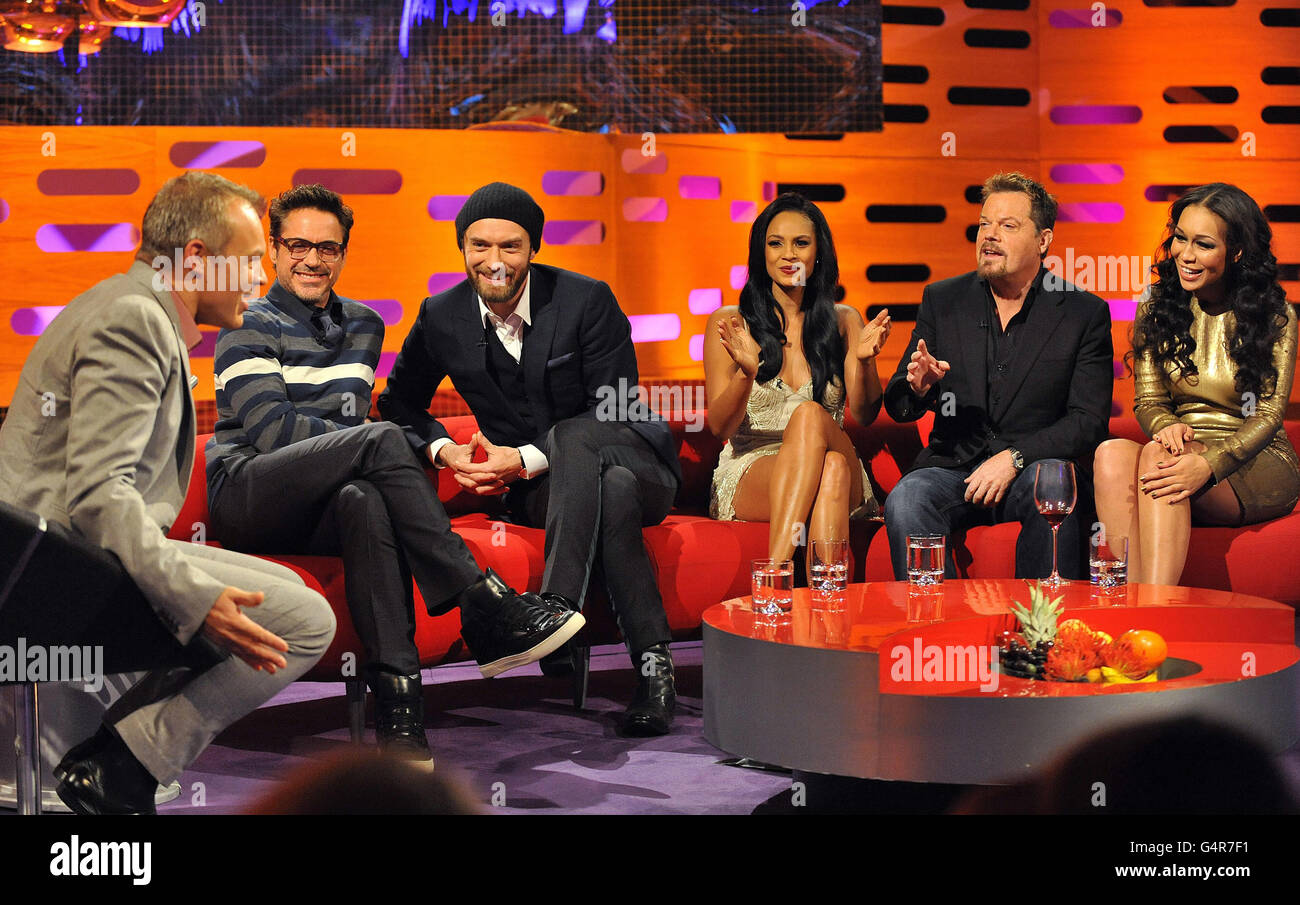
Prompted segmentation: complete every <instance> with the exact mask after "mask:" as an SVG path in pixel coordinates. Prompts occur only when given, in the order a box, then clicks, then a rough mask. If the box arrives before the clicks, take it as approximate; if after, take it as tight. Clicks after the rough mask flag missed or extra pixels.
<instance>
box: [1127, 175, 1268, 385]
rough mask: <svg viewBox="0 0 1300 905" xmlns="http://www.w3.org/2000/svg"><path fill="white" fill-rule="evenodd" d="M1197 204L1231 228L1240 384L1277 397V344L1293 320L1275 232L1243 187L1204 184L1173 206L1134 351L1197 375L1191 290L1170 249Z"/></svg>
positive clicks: (1232, 349)
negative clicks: (1279, 271) (1188, 211)
mask: <svg viewBox="0 0 1300 905" xmlns="http://www.w3.org/2000/svg"><path fill="white" fill-rule="evenodd" d="M1194 204H1196V205H1200V206H1201V207H1204V208H1206V209H1207V210H1209V211H1211V212H1213V213H1215V214H1217V215H1218V216H1219V217H1220V218H1221V219H1222V220H1223V222H1224V223H1225V224H1226V225H1227V227H1228V235H1227V236H1226V237H1225V238H1226V241H1227V248H1226V249H1225V250H1226V252H1227V256H1226V258H1225V264H1224V271H1223V280H1224V285H1225V288H1226V290H1227V292H1226V299H1227V301H1228V303H1229V305H1230V306H1231V309H1232V311H1233V313H1234V314H1235V315H1236V329H1235V330H1234V331H1233V332H1232V335H1231V336H1230V337H1229V340H1228V355H1229V357H1230V358H1231V359H1232V362H1233V364H1235V365H1236V366H1237V375H1236V390H1237V392H1238V393H1247V392H1250V393H1254V394H1255V395H1256V396H1268V395H1271V394H1272V393H1273V391H1274V389H1276V386H1277V368H1275V367H1274V366H1273V347H1274V346H1275V345H1276V344H1277V343H1278V341H1279V340H1281V338H1282V333H1283V331H1284V330H1285V329H1286V323H1287V314H1286V306H1287V301H1286V293H1285V292H1283V291H1282V287H1281V286H1279V285H1278V282H1277V258H1275V257H1274V256H1273V251H1272V249H1271V247H1270V246H1271V244H1272V241H1273V231H1272V229H1270V228H1269V225H1268V221H1267V220H1265V219H1264V214H1263V212H1262V211H1260V209H1259V205H1258V204H1256V203H1255V199H1253V198H1251V197H1250V196H1249V195H1247V194H1246V193H1245V192H1243V191H1242V190H1241V189H1239V188H1237V187H1236V186H1235V185H1228V184H1227V183H1223V182H1215V183H1211V184H1210V185H1202V186H1197V187H1196V188H1194V189H1192V190H1191V191H1189V192H1188V193H1187V194H1185V195H1183V196H1182V197H1181V198H1179V199H1178V200H1177V201H1175V202H1174V203H1173V206H1172V207H1170V209H1169V225H1168V228H1167V233H1168V234H1167V235H1166V237H1165V240H1164V241H1163V242H1162V243H1161V244H1160V247H1159V248H1158V249H1157V250H1156V262H1155V264H1154V266H1153V267H1152V270H1153V271H1154V272H1155V275H1156V282H1155V283H1153V284H1152V286H1151V294H1150V298H1149V300H1148V303H1147V305H1146V306H1145V309H1144V310H1145V317H1143V318H1141V319H1140V322H1139V323H1137V324H1134V331H1133V351H1132V352H1130V353H1129V356H1133V357H1134V358H1136V357H1137V356H1139V355H1143V354H1148V353H1149V354H1150V355H1151V357H1152V359H1153V360H1154V361H1155V362H1156V363H1157V364H1160V365H1173V368H1172V369H1171V371H1172V373H1174V374H1178V375H1181V377H1182V378H1184V379H1185V378H1187V377H1190V376H1192V375H1194V374H1196V373H1197V370H1196V365H1195V364H1193V362H1192V354H1193V353H1194V352H1195V351H1196V341H1195V340H1194V339H1192V335H1191V328H1192V308H1191V293H1190V292H1188V291H1187V290H1185V289H1184V288H1183V287H1182V284H1181V283H1179V281H1178V264H1177V262H1176V261H1175V260H1174V258H1173V255H1172V254H1171V252H1170V247H1171V246H1172V244H1173V240H1174V237H1173V233H1174V227H1176V226H1177V225H1178V220H1179V218H1180V217H1181V216H1182V214H1183V211H1184V210H1186V209H1187V208H1188V207H1190V206H1192V205H1194ZM1187 238H1190V237H1187ZM1238 252H1240V253H1241V257H1240V258H1237V253H1238ZM1234 259H1236V260H1234ZM1129 356H1126V358H1127V357H1129Z"/></svg>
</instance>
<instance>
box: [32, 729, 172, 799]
mask: <svg viewBox="0 0 1300 905" xmlns="http://www.w3.org/2000/svg"><path fill="white" fill-rule="evenodd" d="M109 735H110V736H111V737H110V739H109V740H108V742H107V744H105V745H104V747H103V748H101V749H100V750H99V751H97V752H95V753H94V754H90V755H88V756H86V757H82V758H78V759H76V760H71V761H70V760H69V759H68V758H67V757H65V758H64V759H63V761H62V762H60V764H59V767H58V769H59V770H61V772H62V773H63V776H62V777H61V778H60V780H59V785H58V788H57V789H56V790H55V791H56V792H57V793H58V795H59V799H60V800H61V801H62V802H63V803H64V804H66V805H67V806H68V807H69V808H71V809H72V811H73V813H76V814H155V813H157V810H156V809H155V807H154V795H155V794H157V791H158V780H156V779H154V777H153V774H151V773H150V772H149V771H148V770H146V769H145V768H144V766H143V765H142V764H141V763H140V762H139V761H138V760H136V759H135V755H134V754H132V753H131V749H130V748H128V747H127V746H126V744H125V743H124V742H123V741H122V740H121V739H120V738H118V737H117V736H116V735H112V733H109ZM91 741H93V739H92V740H91ZM83 744H89V742H84V743H83ZM71 753H72V752H69V755H71Z"/></svg>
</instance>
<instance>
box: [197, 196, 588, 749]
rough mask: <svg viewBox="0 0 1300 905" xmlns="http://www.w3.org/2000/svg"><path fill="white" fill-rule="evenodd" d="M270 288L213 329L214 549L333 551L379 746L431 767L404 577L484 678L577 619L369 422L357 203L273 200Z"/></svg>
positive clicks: (380, 325) (369, 342)
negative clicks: (352, 237)
mask: <svg viewBox="0 0 1300 905" xmlns="http://www.w3.org/2000/svg"><path fill="white" fill-rule="evenodd" d="M270 218H271V261H272V262H273V264H274V265H275V285H274V286H272V288H271V290H270V292H268V293H267V295H266V297H265V298H263V299H261V300H260V301H258V302H256V303H254V304H253V305H252V306H251V307H250V308H249V310H248V311H247V313H245V315H244V323H243V326H242V327H241V328H239V329H235V330H222V331H221V335H220V336H219V338H218V340H217V348H216V362H215V368H214V370H215V374H216V387H217V418H218V420H217V425H216V434H215V436H214V437H213V438H212V440H210V441H209V442H208V446H207V449H206V453H207V463H208V464H207V481H208V502H209V508H210V510H211V513H212V521H213V529H214V531H215V532H216V535H217V537H219V538H220V539H221V541H222V543H223V544H225V545H226V546H228V547H232V548H234V549H236V550H242V551H245V552H259V553H312V554H323V555H341V556H342V557H343V563H344V579H345V586H346V592H347V598H348V608H349V610H350V612H351V615H352V622H353V625H354V626H355V628H356V630H357V634H358V636H360V638H361V641H362V643H363V645H364V646H365V666H364V669H363V675H364V677H365V679H366V682H367V684H368V685H369V686H370V689H371V691H372V692H374V695H375V705H376V706H375V727H376V735H377V736H378V739H379V744H380V747H381V748H383V749H385V750H387V751H390V752H391V753H393V754H395V755H397V756H400V757H403V758H406V759H410V760H417V761H426V762H427V761H430V760H432V757H431V755H430V752H429V746H428V741H427V739H426V737H425V732H424V711H423V694H422V691H421V683H420V664H419V659H418V653H417V650H416V647H415V641H414V638H415V614H414V602H413V595H412V591H411V576H412V575H413V576H414V578H415V582H416V584H418V585H419V587H420V592H421V594H422V595H423V597H424V601H425V604H426V606H427V607H428V609H429V612H430V614H433V615H437V614H440V613H443V612H446V611H447V610H449V609H451V608H452V607H453V606H457V605H459V606H460V608H461V635H462V636H463V637H464V639H465V642H466V644H467V645H468V646H469V649H470V651H471V652H472V653H473V654H474V656H475V658H476V659H477V660H478V663H479V667H480V670H481V671H482V673H483V675H484V676H493V675H497V674H499V673H502V672H505V671H506V670H509V669H514V668H515V667H518V666H523V665H525V664H527V663H532V662H534V661H535V660H538V659H540V658H542V657H543V656H545V655H546V654H548V653H550V652H551V651H553V650H555V649H557V648H559V647H560V646H562V645H563V644H564V643H565V642H566V641H568V639H569V638H571V637H572V636H573V635H574V634H575V633H576V632H577V631H578V629H579V628H581V627H582V625H583V621H584V620H583V618H582V616H581V615H580V614H577V613H572V612H569V611H567V610H565V609H564V608H562V607H556V606H552V605H551V604H550V603H548V602H547V601H544V600H543V599H541V598H540V597H538V596H536V595H533V594H523V595H519V594H516V593H515V592H514V590H512V589H511V588H510V587H508V586H507V585H506V584H505V582H503V581H502V580H501V578H500V577H499V576H497V575H496V574H495V573H493V572H492V571H491V570H489V571H488V572H487V573H486V574H484V573H483V572H482V571H481V570H480V569H479V568H478V566H477V565H476V564H475V561H474V557H473V555H472V554H471V553H470V552H469V549H468V548H467V547H466V546H465V543H464V541H462V540H461V539H460V537H459V536H457V535H456V534H455V533H453V532H452V531H451V526H450V522H449V520H448V518H447V513H446V511H445V510H444V509H443V506H442V503H441V502H440V501H439V500H438V496H437V494H436V492H435V490H434V488H433V486H432V485H431V484H430V482H429V479H428V477H426V475H425V473H424V470H423V468H422V467H421V466H420V464H419V463H418V460H417V459H416V457H415V454H414V452H413V451H412V449H411V447H410V445H409V444H408V443H407V441H406V439H405V438H404V436H403V434H402V431H401V429H400V428H398V427H397V426H396V425H394V424H391V423H388V422H377V423H367V422H366V415H367V413H368V412H369V410H370V395H371V389H372V386H373V384H374V372H375V367H376V365H377V364H378V363H379V352H380V347H381V346H382V345H383V339H384V322H383V320H382V319H381V318H380V316H379V315H378V314H376V313H375V312H374V311H373V310H371V309H370V308H368V307H366V306H365V305H362V304H361V303H359V302H354V301H352V300H351V299H345V298H341V297H340V296H339V295H337V294H336V293H335V292H334V284H335V283H337V282H338V279H339V276H340V275H341V274H342V272H343V265H344V263H345V262H346V260H347V245H348V235H349V232H350V230H351V228H352V222H353V218H352V211H351V209H350V208H348V206H347V205H346V204H344V203H343V199H342V198H340V197H339V196H338V195H337V194H335V193H334V192H332V191H330V190H329V189H326V188H325V187H324V186H320V185H306V186H298V187H296V188H293V189H291V190H289V191H287V192H284V193H283V194H281V195H280V196H279V197H278V198H276V199H275V200H274V201H272V202H271V211H270Z"/></svg>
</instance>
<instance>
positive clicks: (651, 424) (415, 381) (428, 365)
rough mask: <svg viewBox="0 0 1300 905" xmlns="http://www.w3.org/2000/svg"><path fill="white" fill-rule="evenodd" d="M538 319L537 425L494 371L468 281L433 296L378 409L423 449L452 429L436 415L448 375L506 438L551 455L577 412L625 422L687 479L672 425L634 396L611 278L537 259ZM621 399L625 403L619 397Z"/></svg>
mask: <svg viewBox="0 0 1300 905" xmlns="http://www.w3.org/2000/svg"><path fill="white" fill-rule="evenodd" d="M528 279H529V280H530V281H531V283H532V288H531V290H530V291H531V296H530V298H531V301H530V310H531V317H532V325H531V326H530V327H528V328H527V331H526V332H525V334H524V343H523V353H522V355H521V357H520V364H521V365H522V367H523V369H524V380H525V384H526V387H527V393H528V400H529V402H530V403H531V404H532V417H533V420H534V422H535V424H534V430H532V431H530V430H529V429H528V427H527V426H526V425H525V424H524V423H523V422H522V421H521V420H520V418H519V416H518V415H517V414H516V412H515V407H514V406H513V405H512V404H511V403H510V401H509V400H508V399H506V397H505V395H504V394H503V393H502V391H501V388H500V387H499V386H497V384H496V382H495V381H493V380H492V378H491V377H490V376H489V375H488V372H487V352H488V349H487V346H486V342H485V332H484V328H483V321H482V320H481V319H480V318H479V307H478V298H477V296H476V295H475V293H474V289H473V287H472V286H471V285H470V282H469V280H463V281H461V282H460V283H457V284H456V285H455V286H453V287H452V288H450V289H448V290H447V291H446V292H443V293H440V294H439V295H436V296H433V297H431V298H426V299H425V300H424V302H423V303H422V304H421V305H420V313H419V315H418V316H417V317H416V320H415V326H414V327H412V328H411V332H410V333H409V334H408V335H407V337H406V341H405V342H404V343H403V344H402V351H401V352H400V353H398V356H397V361H396V362H394V363H393V370H392V372H391V373H390V374H389V375H388V385H387V387H386V388H385V389H384V392H383V393H382V394H381V395H380V397H379V411H380V413H381V414H382V415H383V416H384V417H385V418H387V419H388V420H390V421H394V422H396V423H397V424H400V425H401V426H402V427H403V429H404V430H405V432H406V436H407V439H408V440H410V442H411V445H412V446H414V447H415V450H416V452H418V453H420V454H421V457H423V455H424V451H425V449H426V448H427V447H428V445H429V444H430V443H432V442H433V441H435V440H438V439H440V438H442V437H446V436H448V434H447V431H446V429H445V428H444V427H443V426H442V425H441V424H440V423H439V422H438V421H437V419H435V418H434V417H433V416H431V415H430V414H429V413H428V408H429V402H430V400H432V399H433V394H434V392H435V391H436V390H437V389H438V384H440V383H441V382H442V380H443V378H444V377H447V376H450V377H451V381H452V384H453V385H454V386H455V387H456V391H457V392H458V393H460V395H461V397H462V398H464V400H465V402H466V404H468V405H469V408H470V411H472V412H473V413H474V417H475V418H476V419H477V420H478V425H479V429H480V430H481V431H482V432H483V435H484V436H485V437H487V438H488V440H490V441H491V442H492V443H494V444H497V445H501V446H515V447H518V446H524V445H526V444H529V443H531V444H533V445H534V446H536V447H537V448H538V449H540V450H541V451H542V453H543V454H545V455H546V456H547V458H550V455H551V450H550V444H549V442H548V436H547V435H548V433H549V431H550V429H551V428H552V427H553V426H554V425H555V424H556V423H557V422H560V421H564V420H565V419H568V418H574V417H588V418H601V419H602V420H618V421H624V422H626V423H627V424H628V426H629V427H631V428H632V429H633V430H635V431H636V432H637V433H639V434H640V435H641V436H642V437H644V438H645V440H646V442H647V443H649V445H650V447H651V448H652V449H653V450H654V452H655V454H656V455H658V456H659V458H661V459H662V460H663V461H664V463H665V464H667V465H668V466H669V468H671V469H672V472H673V474H674V475H676V476H677V478H678V480H680V479H681V466H680V465H679V464H678V461H677V450H676V449H675V447H674V443H673V436H672V431H671V429H670V428H669V426H668V424H667V423H666V422H664V421H662V420H660V419H659V417H658V416H657V415H655V413H654V412H652V411H651V410H650V409H649V407H648V406H646V405H645V404H643V403H642V402H640V401H639V400H638V399H637V397H636V388H637V366H636V352H635V351H634V349H633V346H632V329H631V325H630V324H629V323H628V319H627V316H626V315H625V314H623V311H622V310H621V309H620V308H619V307H618V302H617V301H616V300H615V299H614V293H613V292H611V291H610V288H609V286H608V285H607V284H605V283H603V282H601V281H600V280H593V279H591V278H590V277H585V276H582V275H581V274H577V273H572V272H571V271H567V270H560V269H559V268H556V267H548V266H546V265H544V264H532V265H530V267H529V277H528ZM620 400H621V404H620Z"/></svg>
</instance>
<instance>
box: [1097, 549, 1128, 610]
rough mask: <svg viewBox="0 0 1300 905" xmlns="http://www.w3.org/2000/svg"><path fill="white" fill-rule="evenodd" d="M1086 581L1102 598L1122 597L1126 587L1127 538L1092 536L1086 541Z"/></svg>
mask: <svg viewBox="0 0 1300 905" xmlns="http://www.w3.org/2000/svg"><path fill="white" fill-rule="evenodd" d="M1088 580H1089V582H1090V583H1091V584H1092V590H1093V591H1094V592H1095V593H1097V594H1099V595H1100V596H1103V597H1124V596H1126V593H1127V585H1128V538H1127V537H1107V536H1106V535H1104V534H1100V533H1098V534H1094V535H1093V536H1092V537H1091V538H1090V539H1089V541H1088Z"/></svg>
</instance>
